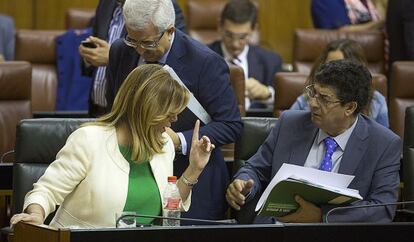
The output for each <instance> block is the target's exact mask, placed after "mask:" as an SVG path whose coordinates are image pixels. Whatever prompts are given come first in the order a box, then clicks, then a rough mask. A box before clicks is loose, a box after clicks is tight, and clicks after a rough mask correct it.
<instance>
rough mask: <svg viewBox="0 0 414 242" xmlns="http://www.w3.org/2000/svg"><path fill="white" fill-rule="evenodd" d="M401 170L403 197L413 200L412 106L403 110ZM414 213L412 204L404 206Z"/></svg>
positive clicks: (413, 130) (413, 116) (413, 139)
mask: <svg viewBox="0 0 414 242" xmlns="http://www.w3.org/2000/svg"><path fill="white" fill-rule="evenodd" d="M402 166H403V167H402V170H403V177H402V180H403V182H404V190H403V199H404V200H405V201H411V200H414V106H411V107H408V108H407V109H406V110H405V126H404V145H403V160H402ZM405 209H406V210H408V211H409V212H411V214H412V215H414V205H409V206H405Z"/></svg>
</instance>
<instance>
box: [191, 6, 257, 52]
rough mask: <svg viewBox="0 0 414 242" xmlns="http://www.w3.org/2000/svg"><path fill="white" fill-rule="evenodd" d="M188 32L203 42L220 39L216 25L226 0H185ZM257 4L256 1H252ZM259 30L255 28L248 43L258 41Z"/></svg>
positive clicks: (207, 42) (208, 42)
mask: <svg viewBox="0 0 414 242" xmlns="http://www.w3.org/2000/svg"><path fill="white" fill-rule="evenodd" d="M186 2H187V29H188V34H189V35H190V36H191V37H193V38H194V39H196V40H198V41H200V42H201V43H204V44H210V43H212V42H214V41H215V40H218V39H220V34H219V33H218V31H217V25H218V22H219V20H220V15H221V12H222V10H223V8H224V5H225V4H226V2H227V0H209V1H206V0H187V1H186ZM254 3H255V4H256V6H258V3H257V1H254ZM259 39H260V38H259V32H258V31H257V30H255V31H254V32H253V34H252V36H251V38H250V43H253V44H258V43H259Z"/></svg>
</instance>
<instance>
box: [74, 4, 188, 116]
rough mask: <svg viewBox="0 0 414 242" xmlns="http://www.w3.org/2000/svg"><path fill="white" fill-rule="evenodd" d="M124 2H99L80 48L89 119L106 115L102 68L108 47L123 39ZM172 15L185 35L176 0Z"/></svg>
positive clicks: (103, 72) (103, 70) (103, 68)
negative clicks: (87, 79)
mask: <svg viewBox="0 0 414 242" xmlns="http://www.w3.org/2000/svg"><path fill="white" fill-rule="evenodd" d="M124 2H125V0H100V1H99V3H98V7H97V8H96V13H95V17H94V18H93V19H92V21H91V27H92V36H90V37H88V38H87V39H86V40H85V41H84V42H83V43H82V44H81V45H80V46H79V54H80V55H81V57H82V58H83V60H84V62H83V65H82V74H83V75H87V76H93V84H92V89H91V95H90V101H89V115H90V116H92V117H98V116H101V115H102V114H105V113H106V111H107V108H106V107H107V103H106V99H105V85H106V77H105V72H106V66H107V65H108V57H109V48H110V47H111V44H112V43H113V42H114V41H115V40H117V39H119V38H121V37H124V36H125V35H126V30H125V27H124V25H125V24H124V18H123V14H122V6H123V4H124ZM172 2H173V4H174V10H175V15H176V26H178V28H179V29H181V30H183V31H185V24H184V17H183V14H182V12H181V9H180V7H179V6H178V4H177V2H176V0H172Z"/></svg>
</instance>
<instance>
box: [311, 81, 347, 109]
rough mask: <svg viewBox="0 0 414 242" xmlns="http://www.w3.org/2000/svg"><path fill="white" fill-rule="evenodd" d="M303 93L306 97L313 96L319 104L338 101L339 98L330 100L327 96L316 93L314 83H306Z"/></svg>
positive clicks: (324, 104)
mask: <svg viewBox="0 0 414 242" xmlns="http://www.w3.org/2000/svg"><path fill="white" fill-rule="evenodd" d="M305 93H306V95H307V96H308V98H312V99H313V98H315V99H316V101H317V102H318V104H319V105H322V106H327V105H329V104H330V103H340V102H341V101H340V100H331V99H330V97H329V96H327V95H322V94H320V93H317V92H316V90H315V85H314V84H311V85H307V86H306V87H305Z"/></svg>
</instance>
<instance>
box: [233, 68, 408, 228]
mask: <svg viewBox="0 0 414 242" xmlns="http://www.w3.org/2000/svg"><path fill="white" fill-rule="evenodd" d="M371 80H372V77H371V74H370V73H369V71H368V69H367V68H366V67H364V66H362V65H361V64H357V63H355V62H351V61H349V60H336V61H331V62H328V63H325V64H323V65H322V66H321V68H320V70H319V71H318V72H317V73H316V76H315V79H314V83H313V84H312V85H309V86H307V87H306V92H307V96H308V97H309V106H310V109H311V111H310V112H307V111H286V112H283V113H282V116H281V117H280V119H279V120H278V121H277V123H276V126H275V127H274V128H273V130H272V132H271V134H270V135H269V136H268V138H267V139H266V141H265V142H264V144H263V145H262V146H261V147H260V148H259V150H258V151H257V153H256V154H255V155H254V156H253V157H251V158H250V159H249V160H248V161H247V162H246V164H245V165H244V166H243V167H242V168H241V169H240V170H239V171H238V172H237V174H236V175H235V179H234V181H233V182H232V183H231V184H230V185H229V187H228V189H227V194H226V198H227V201H228V202H229V204H230V205H231V206H232V207H234V208H235V209H237V210H238V209H240V207H241V206H243V205H244V204H245V201H246V196H247V195H248V194H249V195H248V198H247V200H249V199H251V198H253V197H255V195H260V193H262V192H263V190H264V189H265V188H266V186H267V185H268V184H269V182H270V181H271V179H272V178H273V177H274V176H275V174H276V173H277V172H278V170H279V169H280V167H281V166H282V164H283V163H288V164H294V165H300V166H304V167H310V168H314V169H320V170H324V171H326V172H337V173H341V174H347V175H353V176H355V178H354V179H353V180H352V182H351V184H350V185H349V188H352V189H356V190H358V191H359V193H360V195H361V196H362V197H363V200H361V201H358V202H355V203H354V204H352V205H369V204H384V203H393V202H396V201H397V198H398V187H399V184H400V179H399V170H400V157H401V149H402V143H401V139H400V138H399V137H398V136H397V135H396V134H394V133H393V132H392V131H390V130H389V129H387V128H385V127H384V126H382V125H380V124H378V123H377V122H375V121H374V120H372V119H370V118H368V117H367V116H364V115H362V114H361V110H362V109H363V108H364V107H365V106H366V104H367V103H368V100H369V95H370V92H371V88H372V84H371ZM295 200H296V202H297V203H298V204H299V206H300V207H299V208H298V209H297V210H296V212H293V213H291V214H288V215H286V216H284V217H279V218H277V219H278V220H279V221H282V222H299V223H300V222H303V223H306V222H308V223H312V222H322V221H323V219H325V218H326V216H325V215H326V214H327V212H328V211H329V210H330V209H332V208H334V207H335V206H333V205H327V204H322V205H320V206H316V205H314V204H312V203H310V202H307V201H305V200H304V199H303V198H301V197H299V196H296V197H295ZM394 215H395V206H380V207H367V208H359V209H356V208H354V209H343V210H338V211H335V212H332V213H331V214H330V216H329V221H330V222H376V223H381V222H382V223H384V222H391V221H392V219H393V218H394ZM261 222H263V220H262V221H261ZM267 222H271V220H267Z"/></svg>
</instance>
